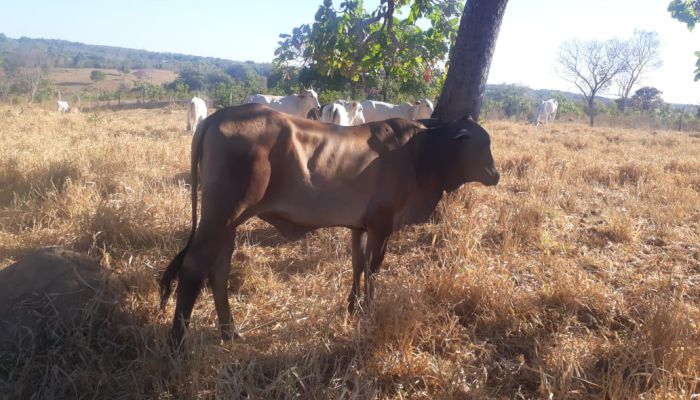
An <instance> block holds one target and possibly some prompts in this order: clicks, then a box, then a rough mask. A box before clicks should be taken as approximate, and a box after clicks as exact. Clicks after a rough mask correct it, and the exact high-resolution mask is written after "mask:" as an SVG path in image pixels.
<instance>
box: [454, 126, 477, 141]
mask: <svg viewBox="0 0 700 400" xmlns="http://www.w3.org/2000/svg"><path fill="white" fill-rule="evenodd" d="M471 136H472V133H471V131H470V130H469V129H467V128H462V129H460V130H458V131H457V133H455V134H454V136H452V138H453V139H469V138H470V137H471Z"/></svg>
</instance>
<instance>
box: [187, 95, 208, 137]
mask: <svg viewBox="0 0 700 400" xmlns="http://www.w3.org/2000/svg"><path fill="white" fill-rule="evenodd" d="M207 114H208V111H207V104H206V103H205V102H204V100H202V99H200V98H199V97H197V96H194V97H193V98H192V100H190V102H189V104H188V105H187V130H188V131H190V132H192V133H193V134H194V132H195V131H196V130H197V125H199V123H200V122H202V121H204V120H205V119H206V118H207Z"/></svg>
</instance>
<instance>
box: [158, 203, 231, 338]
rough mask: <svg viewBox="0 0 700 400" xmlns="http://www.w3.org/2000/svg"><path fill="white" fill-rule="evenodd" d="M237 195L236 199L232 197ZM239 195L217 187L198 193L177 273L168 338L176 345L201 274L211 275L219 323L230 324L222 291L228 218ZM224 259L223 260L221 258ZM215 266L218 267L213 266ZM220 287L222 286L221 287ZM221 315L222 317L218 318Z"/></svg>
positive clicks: (228, 255)
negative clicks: (192, 228)
mask: <svg viewBox="0 0 700 400" xmlns="http://www.w3.org/2000/svg"><path fill="white" fill-rule="evenodd" d="M237 197H238V198H239V200H238V201H235V200H234V199H236V198H237ZM240 197H242V196H235V193H233V192H228V193H226V192H223V191H220V192H219V193H217V195H216V196H207V193H206V191H203V193H202V218H201V220H200V222H199V226H198V227H197V231H196V233H195V235H194V238H193V239H192V243H191V244H190V247H189V248H188V250H187V253H186V254H185V257H184V260H183V262H182V268H181V269H180V274H179V277H178V285H177V302H176V303H175V317H174V319H173V327H172V339H173V340H174V343H173V344H174V345H176V346H179V345H180V344H181V342H182V337H183V336H184V333H185V328H187V326H188V325H189V321H190V317H191V315H192V308H193V307H194V303H195V301H196V300H197V296H198V295H199V291H200V289H201V288H202V283H203V281H204V278H205V277H207V276H208V277H209V278H210V279H211V277H212V276H213V277H214V280H213V283H214V284H213V289H214V290H213V291H214V302H215V305H216V309H217V314H218V315H219V321H220V323H221V322H223V323H224V325H227V324H228V325H229V326H230V321H232V319H231V310H230V308H229V305H228V296H227V294H226V277H225V276H224V273H223V271H225V273H226V276H227V275H228V271H229V269H230V265H231V254H232V253H233V246H234V239H235V231H234V230H233V229H232V227H231V226H230V224H229V221H231V220H232V219H234V218H235V217H238V216H239V214H240V213H241V209H242V207H241V202H242V200H240ZM225 260H227V261H225ZM217 267H218V268H217ZM222 288H223V290H222ZM222 316H223V318H222Z"/></svg>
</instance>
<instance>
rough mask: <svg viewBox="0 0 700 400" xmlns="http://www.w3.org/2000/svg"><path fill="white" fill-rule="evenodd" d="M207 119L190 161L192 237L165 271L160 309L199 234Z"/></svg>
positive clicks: (196, 136) (194, 141) (194, 140)
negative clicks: (201, 165) (199, 188)
mask: <svg viewBox="0 0 700 400" xmlns="http://www.w3.org/2000/svg"><path fill="white" fill-rule="evenodd" d="M207 125H208V124H207V119H205V120H203V121H202V122H200V123H199V124H197V130H196V132H195V134H194V137H193V138H192V156H191V159H190V174H191V177H192V184H191V185H190V186H191V189H192V193H191V201H192V229H191V230H190V237H189V238H188V239H187V244H186V245H185V247H184V248H183V249H182V250H180V252H179V253H177V255H176V256H175V258H173V260H172V261H171V262H170V264H169V265H168V267H167V268H166V269H165V271H163V274H162V275H161V278H160V308H161V309H163V308H165V304H166V303H167V302H168V298H170V294H171V293H172V291H173V281H174V280H175V278H176V277H177V276H178V274H179V272H180V269H181V268H182V262H183V261H184V259H185V255H186V254H187V250H188V249H189V247H190V244H192V239H194V234H195V232H197V186H198V184H199V174H198V166H199V160H200V159H201V157H202V142H203V141H204V132H206V130H207Z"/></svg>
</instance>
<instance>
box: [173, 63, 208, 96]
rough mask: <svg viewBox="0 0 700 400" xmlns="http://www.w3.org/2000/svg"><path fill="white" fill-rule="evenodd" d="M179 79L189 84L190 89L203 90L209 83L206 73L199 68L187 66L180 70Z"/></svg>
mask: <svg viewBox="0 0 700 400" xmlns="http://www.w3.org/2000/svg"><path fill="white" fill-rule="evenodd" d="M177 81H179V82H181V83H183V84H185V85H187V87H189V88H190V90H193V91H198V90H203V89H204V88H205V86H206V84H207V79H206V75H205V74H204V72H203V71H201V70H200V69H197V68H185V69H183V70H182V71H180V74H179V77H178V78H177Z"/></svg>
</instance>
